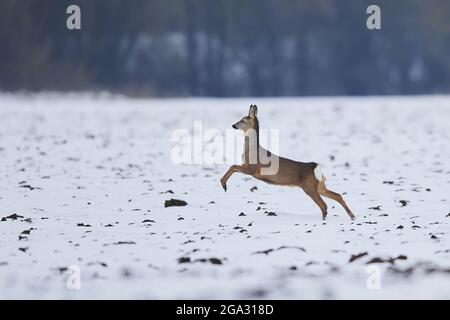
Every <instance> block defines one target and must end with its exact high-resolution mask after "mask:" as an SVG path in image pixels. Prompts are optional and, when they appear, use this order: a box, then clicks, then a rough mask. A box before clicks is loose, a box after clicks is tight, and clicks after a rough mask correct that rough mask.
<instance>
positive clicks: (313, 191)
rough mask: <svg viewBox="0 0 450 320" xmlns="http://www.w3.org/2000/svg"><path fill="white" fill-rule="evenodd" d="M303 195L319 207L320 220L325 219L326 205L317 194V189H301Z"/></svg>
mask: <svg viewBox="0 0 450 320" xmlns="http://www.w3.org/2000/svg"><path fill="white" fill-rule="evenodd" d="M303 191H305V193H306V194H307V195H308V196H309V197H310V198H311V199H312V200H313V201H314V202H315V203H316V204H317V205H318V206H319V208H320V210H321V211H322V219H323V220H326V219H327V214H328V212H327V204H326V203H325V201H323V199H322V198H321V196H320V194H319V192H318V191H317V189H314V188H311V189H303Z"/></svg>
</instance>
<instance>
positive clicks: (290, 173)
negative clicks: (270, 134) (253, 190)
mask: <svg viewBox="0 0 450 320" xmlns="http://www.w3.org/2000/svg"><path fill="white" fill-rule="evenodd" d="M233 128H235V129H241V130H243V131H244V133H248V132H249V130H251V129H252V130H254V131H255V132H256V144H257V145H256V150H257V159H256V160H257V161H256V163H253V164H252V163H251V161H249V160H250V159H251V154H250V152H251V150H252V148H251V147H252V146H251V145H250V138H248V136H246V138H245V145H244V154H243V164H242V165H232V166H231V167H230V168H229V169H228V171H227V172H226V173H225V174H224V176H223V177H222V179H221V180H220V182H221V184H222V187H223V188H224V190H225V191H227V181H228V179H229V178H230V177H231V175H232V174H233V173H235V172H240V173H243V174H247V175H251V176H253V177H254V178H255V179H258V180H261V181H264V182H267V183H270V184H275V185H281V186H295V187H300V188H302V189H303V191H304V192H305V193H306V194H307V195H308V196H309V197H310V198H311V199H312V200H313V201H314V202H315V203H316V204H317V205H318V206H319V208H320V210H321V212H322V218H323V219H324V220H325V219H326V217H327V212H328V211H327V204H326V203H325V201H324V200H323V199H322V196H323V197H326V198H330V199H332V200H335V201H337V202H339V203H340V204H341V205H342V207H344V209H345V210H346V211H347V213H348V215H349V216H350V218H351V219H352V220H354V219H355V215H354V214H353V213H352V211H351V210H350V208H349V207H348V206H347V204H346V203H345V201H344V199H343V198H342V196H341V195H340V194H339V193H336V192H334V191H331V190H329V189H327V187H326V186H325V177H323V176H322V179H320V180H318V179H317V178H316V176H315V175H314V169H315V168H316V167H317V163H315V162H299V161H294V160H290V159H287V158H283V157H278V156H276V155H274V154H271V153H270V151H267V150H265V149H264V148H262V147H261V146H260V145H259V122H258V118H257V107H256V105H255V106H253V105H252V106H250V110H249V114H248V116H245V117H243V118H242V119H241V120H240V121H238V122H237V123H236V124H234V125H233ZM264 153H267V154H268V155H270V156H272V157H277V158H278V164H279V170H278V172H277V173H276V174H273V175H263V174H262V173H261V169H262V168H264V167H265V166H268V165H267V164H262V163H261V161H260V154H264Z"/></svg>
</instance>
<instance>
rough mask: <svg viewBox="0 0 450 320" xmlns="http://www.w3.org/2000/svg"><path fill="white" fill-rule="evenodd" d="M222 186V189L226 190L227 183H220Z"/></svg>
mask: <svg viewBox="0 0 450 320" xmlns="http://www.w3.org/2000/svg"><path fill="white" fill-rule="evenodd" d="M222 188H223V190H225V192H227V185H226V184H225V183H222Z"/></svg>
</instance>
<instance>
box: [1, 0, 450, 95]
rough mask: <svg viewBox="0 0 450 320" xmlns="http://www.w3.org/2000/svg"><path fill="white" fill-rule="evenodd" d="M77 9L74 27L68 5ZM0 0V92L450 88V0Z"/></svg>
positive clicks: (184, 92) (222, 92)
mask: <svg viewBox="0 0 450 320" xmlns="http://www.w3.org/2000/svg"><path fill="white" fill-rule="evenodd" d="M71 4H76V5H78V6H79V7H80V9H81V30H69V29H67V27H66V19H67V17H68V15H67V14H66V8H67V7H68V6H69V5H71ZM370 4H373V1H368V0H367V1H366V0H358V1H355V0H314V1H312V0H133V1H126V0H70V1H69V0H67V1H66V0H20V1H17V0H2V2H1V3H0V90H2V91H16V90H30V91H40V90H61V91H69V90H70V91H72V90H74V91H77V90H88V91H97V90H108V91H112V92H120V93H126V94H131V95H145V96H216V97H224V96H303V95H371V94H421V93H447V92H449V91H450V59H449V52H450V19H449V17H448V13H450V1H448V0H396V1H389V0H380V1H377V2H376V4H377V5H378V6H379V7H380V8H381V26H382V28H381V30H369V29H367V27H366V19H367V18H368V15H367V14H366V8H367V7H368V6H369V5H370Z"/></svg>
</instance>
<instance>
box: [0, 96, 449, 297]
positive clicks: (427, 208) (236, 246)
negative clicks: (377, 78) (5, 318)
mask: <svg viewBox="0 0 450 320" xmlns="http://www.w3.org/2000/svg"><path fill="white" fill-rule="evenodd" d="M250 104H257V105H258V106H259V120H260V126H261V128H262V129H263V128H265V129H279V130H280V131H279V134H280V150H279V152H280V154H281V155H282V156H286V157H290V158H293V159H296V160H300V161H316V162H321V163H322V164H323V165H324V171H325V173H326V175H327V178H328V186H329V188H330V189H332V190H335V191H338V192H341V193H343V194H344V198H345V199H346V201H347V203H348V204H349V206H350V207H351V208H352V209H353V211H354V212H355V214H356V215H357V220H356V221H354V222H352V221H350V219H349V218H348V216H347V214H346V213H345V211H344V210H343V209H342V208H341V207H340V206H336V205H335V203H333V202H331V201H329V200H326V201H327V203H328V205H329V218H328V220H327V221H326V222H323V221H322V220H321V214H320V211H319V209H318V208H317V207H316V206H315V205H314V204H313V203H312V201H311V200H310V199H309V198H308V197H307V196H306V195H305V194H304V193H303V191H302V190H300V189H295V188H283V187H277V186H272V185H267V184H264V183H263V182H260V181H256V180H254V179H252V178H248V177H245V176H243V175H239V174H235V175H234V176H232V177H231V178H230V180H229V182H228V191H227V192H224V191H223V189H222V188H221V186H220V183H219V179H220V178H221V176H222V175H223V174H224V172H225V171H226V170H227V169H228V165H227V164H206V163H203V164H191V165H189V164H184V165H176V164H174V163H173V161H172V160H173V159H172V157H171V154H172V148H173V147H174V144H173V142H171V134H172V133H173V132H174V130H177V129H180V128H185V129H187V130H189V131H192V130H193V127H194V122H195V121H202V125H203V129H204V130H206V129H208V128H217V129H220V130H222V132H225V130H227V129H230V128H231V125H232V124H233V123H235V122H236V121H237V120H239V119H240V118H241V117H242V116H243V115H244V114H245V113H246V112H247V110H248V106H249V105H250ZM207 143H208V142H206V144H207ZM255 186H256V187H257V188H256V189H255V188H253V187H255ZM449 192H450V97H445V96H434V97H432V96H423V97H388V98H307V99H297V98H289V99H261V98H254V99H167V100H157V99H127V98H122V97H112V96H108V95H97V96H93V95H87V94H84V95H77V94H71V95H57V94H40V95H9V94H1V95H0V219H1V220H2V221H0V298H3V299H12V298H40V299H46V298H58V299H59V298H68V299H78V298H87V299H93V298H107V299H108V298H138V299H140V298H150V299H153V298H155V299H164V298H169V299H170V298H206V299H215V298H257V299H259V298H263V299H265V298H276V299H278V298H286V299H303V298H307V299H309V298H314V299H315V298H319V299H343V298H350V299H371V298H375V299H381V298H387V299H391V298H419V299H420V298H446V299H449V298H450V237H449V231H450V203H449V200H450V199H449V194H450V193H449ZM171 198H173V199H180V200H184V201H186V202H187V205H186V206H182V207H168V208H165V207H164V204H165V201H166V200H169V199H171ZM241 213H243V214H241ZM13 214H16V215H17V216H14V215H13ZM11 215H13V216H11ZM3 217H10V218H5V219H2V218H3ZM14 218H16V219H14ZM364 253H366V254H365V255H364ZM360 254H361V256H360V257H359V256H357V255H360ZM352 256H355V257H354V261H351V262H350V260H351V257H352ZM358 257H359V258H358ZM391 258H393V259H392V260H391V261H390V262H389V261H387V262H383V261H384V260H389V259H391ZM395 258H398V259H395ZM374 259H375V260H374ZM368 262H378V263H368ZM68 266H70V267H69V269H67V268H68ZM78 271H79V272H80V273H79V275H80V276H81V281H80V282H77V276H78ZM77 284H80V288H79V289H76V287H77ZM74 288H75V289H74ZM377 288H378V289H377Z"/></svg>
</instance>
